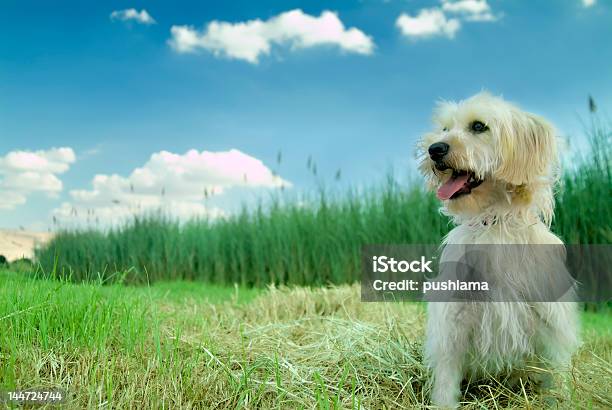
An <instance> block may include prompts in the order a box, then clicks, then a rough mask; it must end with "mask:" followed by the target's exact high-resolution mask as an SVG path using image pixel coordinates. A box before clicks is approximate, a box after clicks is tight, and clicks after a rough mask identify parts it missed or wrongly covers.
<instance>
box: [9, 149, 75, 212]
mask: <svg viewBox="0 0 612 410" xmlns="http://www.w3.org/2000/svg"><path fill="white" fill-rule="evenodd" d="M75 160H76V156H75V155H74V151H73V150H72V149H71V148H65V147H64V148H52V149H50V150H47V151H12V152H9V153H8V154H6V155H5V156H3V157H0V209H14V208H15V207H17V206H18V205H23V204H24V203H26V201H27V198H28V196H29V195H30V194H32V193H34V192H42V193H45V194H46V195H47V196H49V197H54V196H57V194H58V193H59V192H61V191H62V189H63V184H62V181H61V180H60V179H59V178H58V177H57V175H59V174H63V173H64V172H66V171H68V169H69V168H70V165H71V164H72V163H73V162H74V161H75Z"/></svg>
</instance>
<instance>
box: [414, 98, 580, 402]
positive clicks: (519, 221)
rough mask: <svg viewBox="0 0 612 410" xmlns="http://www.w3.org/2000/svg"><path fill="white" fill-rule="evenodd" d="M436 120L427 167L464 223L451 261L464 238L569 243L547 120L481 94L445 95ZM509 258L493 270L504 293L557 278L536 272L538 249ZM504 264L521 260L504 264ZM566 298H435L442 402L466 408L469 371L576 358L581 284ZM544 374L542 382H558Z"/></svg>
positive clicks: (431, 328)
mask: <svg viewBox="0 0 612 410" xmlns="http://www.w3.org/2000/svg"><path fill="white" fill-rule="evenodd" d="M434 122H435V124H436V129H435V130H434V131H433V132H432V133H429V134H427V135H425V136H424V138H423V139H422V140H421V141H420V142H419V152H420V159H421V163H420V170H421V172H422V173H423V174H424V175H425V176H426V177H427V179H428V181H429V183H430V184H431V185H432V186H433V187H436V188H437V196H438V198H439V199H441V200H442V201H443V204H444V207H443V211H444V212H446V213H447V214H448V215H450V216H452V218H453V221H454V222H455V223H456V224H457V227H456V228H454V229H453V230H452V231H451V232H450V233H449V234H448V236H447V237H446V238H445V239H444V243H443V245H444V250H443V253H442V256H441V262H443V261H445V260H448V259H451V258H453V257H455V256H456V255H451V254H450V253H453V252H450V251H448V250H449V249H450V248H452V247H453V246H454V244H457V245H458V246H459V247H460V245H462V244H465V245H468V244H557V245H562V242H561V240H560V239H559V238H557V237H556V236H555V235H554V234H553V233H551V232H550V230H549V226H550V222H551V219H552V217H553V206H554V200H553V187H554V184H555V182H556V176H557V170H558V166H557V165H558V162H557V148H556V137H555V135H554V130H553V128H552V127H551V125H550V124H549V123H548V122H547V121H545V120H544V119H543V118H540V117H538V116H536V115H533V114H530V113H527V112H524V111H521V110H520V109H519V108H517V107H515V106H513V105H511V104H509V103H507V102H505V101H504V100H502V99H501V98H497V97H494V96H491V95H490V94H487V93H480V94H477V95H475V96H474V97H472V98H470V99H468V100H465V101H461V102H459V103H452V102H442V103H440V104H439V105H438V107H437V109H436V110H435V114H434ZM499 248H500V249H501V248H503V246H500V247H499ZM453 249H454V253H457V250H456V249H457V248H453ZM502 253H503V252H502ZM511 254H512V253H511ZM498 256H499V255H498ZM500 257H501V259H502V262H501V264H500V265H497V266H498V269H493V270H492V271H491V272H487V275H489V274H490V275H491V276H492V277H494V278H495V279H496V280H497V283H498V284H500V283H501V284H502V285H503V286H501V290H498V291H497V292H498V294H497V295H496V296H495V297H496V298H497V297H499V298H500V299H496V300H503V297H504V295H503V292H508V293H507V294H506V295H505V296H509V295H514V294H517V293H518V294H520V291H521V289H522V290H527V291H531V290H533V289H529V286H531V285H533V286H538V285H541V283H543V281H542V279H545V280H546V279H548V280H550V281H551V282H554V281H555V277H554V276H555V275H556V272H555V271H554V269H553V271H552V272H551V271H550V270H549V271H547V273H546V275H547V276H546V278H543V277H542V276H540V277H538V274H536V272H532V271H530V269H533V266H535V265H536V264H537V263H538V261H536V260H535V259H537V256H534V253H533V252H532V253H531V254H529V253H528V254H527V255H521V257H520V258H517V256H516V252H515V253H514V255H511V256H506V260H503V258H504V256H503V255H501V256H500ZM508 258H513V260H508ZM540 262H541V261H540ZM499 266H503V267H506V268H507V267H511V266H512V267H513V268H512V269H510V270H511V272H508V271H503V272H502V271H501V270H503V269H504V268H501V269H500V268H499ZM544 270H546V269H544ZM564 274H566V272H565V273H559V275H564ZM545 280H544V281H545ZM538 281H539V282H538ZM500 292H501V294H500ZM560 300H563V302H550V301H544V302H533V301H501V302H437V303H430V304H429V306H428V321H427V340H426V344H425V357H426V360H427V364H428V365H429V366H430V368H431V370H432V376H433V385H432V393H431V401H432V404H434V405H437V406H442V407H452V408H454V407H457V406H458V404H459V399H460V397H461V391H460V386H461V381H462V380H463V379H464V378H465V377H471V376H479V375H502V374H509V373H510V372H511V371H513V370H518V369H521V368H525V367H526V366H527V365H529V364H537V366H538V367H539V366H544V365H548V366H551V365H552V366H565V365H568V364H569V362H570V358H571V355H572V353H573V352H574V351H575V349H576V348H577V346H578V337H577V333H578V332H577V329H578V316H577V308H576V305H575V303H572V302H568V301H570V300H573V290H571V289H570V290H568V292H567V293H566V295H565V296H564V298H562V299H560ZM532 376H533V375H532ZM539 377H540V379H538V377H534V380H535V381H536V382H539V383H541V384H543V385H544V384H549V383H550V380H543V379H544V378H543V377H542V375H541V374H540V376H539Z"/></svg>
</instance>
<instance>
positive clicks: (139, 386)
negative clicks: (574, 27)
mask: <svg viewBox="0 0 612 410" xmlns="http://www.w3.org/2000/svg"><path fill="white" fill-rule="evenodd" d="M589 135H590V137H591V143H592V152H591V153H590V154H589V155H587V156H585V159H581V158H574V159H573V160H572V161H570V165H572V166H570V167H568V168H567V169H566V171H565V172H564V173H563V174H562V176H561V184H560V188H559V192H558V193H557V196H556V201H557V208H556V217H555V221H554V224H553V230H554V231H555V232H556V233H557V234H559V235H560V236H561V237H562V238H563V239H564V240H565V241H566V242H567V243H598V244H609V243H610V242H611V240H612V210H611V208H610V205H609V198H610V197H612V173H611V169H610V147H611V146H612V144H610V142H611V141H610V136H611V133H610V132H609V131H608V128H605V127H602V126H601V125H600V124H599V122H597V121H593V122H592V124H591V128H590V133H589ZM438 206H439V204H438V201H437V200H436V199H435V198H434V197H433V195H432V194H431V193H428V192H425V191H424V190H423V189H422V188H420V186H419V184H418V183H416V184H415V183H414V182H413V183H412V184H409V185H405V184H400V183H399V182H398V181H397V180H396V179H395V178H393V177H392V176H390V177H389V178H388V180H387V181H386V182H385V183H384V184H381V186H379V187H372V188H371V189H365V190H350V191H348V192H333V191H330V190H326V189H321V190H320V191H318V192H317V193H315V194H313V195H311V197H306V198H302V200H301V201H299V202H297V201H288V200H287V199H286V198H285V197H284V196H283V193H281V192H279V193H277V194H276V195H275V196H274V198H273V200H272V201H271V203H266V204H264V203H262V204H261V205H260V206H259V208H257V209H255V210H246V209H245V210H244V211H243V212H242V213H240V214H238V215H235V216H232V217H229V218H225V219H220V220H216V221H207V220H194V221H189V222H187V223H179V222H177V221H174V220H172V219H170V218H168V217H167V216H164V215H161V214H156V215H149V216H147V217H135V218H134V219H133V220H131V221H129V222H128V223H127V224H126V225H123V226H118V227H114V228H112V229H109V230H106V231H96V230H79V231H59V232H58V233H57V234H56V235H55V236H54V238H53V239H52V240H51V241H50V242H49V243H48V244H47V245H46V246H45V247H43V248H40V249H38V250H37V252H36V255H35V257H36V260H35V263H34V264H33V265H29V264H28V262H27V261H21V262H20V263H14V264H11V265H10V268H9V267H5V268H2V269H3V270H0V329H1V330H0V388H4V389H8V390H11V389H15V388H33V387H62V388H64V389H66V391H68V392H69V397H70V401H69V402H68V404H67V407H69V408H85V407H88V408H91V407H98V406H104V407H111V408H133V407H142V408H228V409H230V408H231V409H233V408H279V409H285V408H323V409H331V408H333V409H337V408H373V409H374V408H376V409H378V408H415V407H416V408H420V407H423V406H426V405H427V403H428V401H427V400H428V394H429V387H428V384H427V380H428V375H427V371H426V369H425V368H424V366H423V363H422V357H421V354H422V341H423V324H424V317H425V308H424V305H423V304H419V303H362V302H361V301H360V297H359V296H360V295H359V285H358V284H356V282H358V281H359V272H360V266H359V263H360V250H361V246H362V245H364V244H368V243H370V244H372V243H421V244H437V243H439V241H440V239H441V238H442V236H443V235H444V234H445V233H446V232H447V231H448V230H449V229H450V228H451V225H450V223H449V220H448V219H447V218H446V217H445V216H443V215H441V214H440V213H439V211H438ZM611 325H612V314H611V313H610V309H609V305H608V306H606V305H600V306H599V312H597V313H593V312H586V311H585V312H583V313H582V333H583V341H584V343H583V345H582V347H581V349H580V350H579V352H578V353H577V354H576V355H575V357H574V360H573V366H572V368H571V369H567V370H559V371H557V372H556V373H555V378H556V380H557V384H558V386H559V388H557V389H555V390H553V391H550V392H549V393H548V394H547V395H540V394H537V393H536V392H535V389H534V388H533V386H531V385H530V383H529V382H528V381H524V383H523V382H522V383H521V384H520V385H518V386H516V387H514V388H509V387H507V386H506V385H505V384H504V381H503V380H497V379H495V378H489V379H487V380H472V381H470V383H469V384H468V385H467V386H465V389H464V391H466V393H465V395H464V397H463V399H462V400H463V403H464V404H465V405H466V408H470V409H484V408H533V409H538V408H542V407H544V406H545V405H550V404H551V403H552V404H553V407H554V406H558V407H559V408H593V409H599V408H601V409H604V408H612V387H611V386H612V327H611ZM536 370H537V369H536ZM538 371H543V370H541V369H540V370H538ZM555 403H556V404H555Z"/></svg>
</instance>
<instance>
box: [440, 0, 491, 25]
mask: <svg viewBox="0 0 612 410" xmlns="http://www.w3.org/2000/svg"><path fill="white" fill-rule="evenodd" d="M442 10H444V11H446V12H448V13H457V14H460V15H461V16H462V17H463V18H464V19H466V20H467V21H495V20H497V17H495V16H494V15H493V13H492V12H491V7H490V6H489V4H488V3H487V0H457V1H451V0H442Z"/></svg>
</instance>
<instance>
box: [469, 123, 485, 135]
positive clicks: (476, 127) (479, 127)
mask: <svg viewBox="0 0 612 410" xmlns="http://www.w3.org/2000/svg"><path fill="white" fill-rule="evenodd" d="M470 129H471V130H472V131H474V132H476V133H481V132H485V131H486V130H488V129H489V128H488V127H487V126H486V125H484V123H482V122H480V121H474V122H473V123H472V124H471V125H470Z"/></svg>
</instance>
